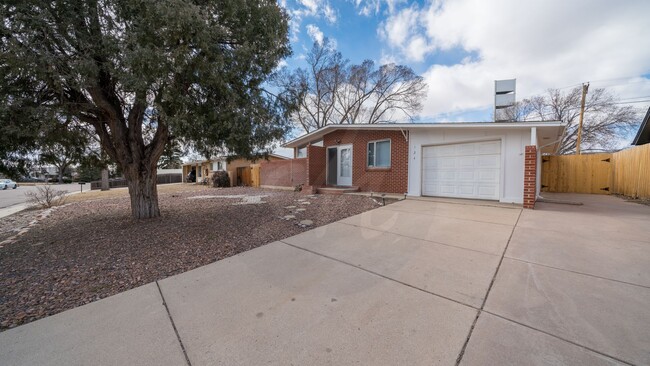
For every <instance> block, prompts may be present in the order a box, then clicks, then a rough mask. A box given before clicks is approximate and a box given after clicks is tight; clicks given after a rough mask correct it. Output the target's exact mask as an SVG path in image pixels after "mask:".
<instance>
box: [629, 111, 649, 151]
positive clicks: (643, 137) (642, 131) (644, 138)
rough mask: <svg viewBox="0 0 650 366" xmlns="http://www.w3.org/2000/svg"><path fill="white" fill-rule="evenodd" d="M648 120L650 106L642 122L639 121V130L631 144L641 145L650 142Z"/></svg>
mask: <svg viewBox="0 0 650 366" xmlns="http://www.w3.org/2000/svg"><path fill="white" fill-rule="evenodd" d="M648 120H650V107H649V108H648V112H646V114H645V118H643V122H641V126H639V132H637V133H636V137H635V138H634V141H632V145H643V144H647V143H648V142H650V122H649V121H648Z"/></svg>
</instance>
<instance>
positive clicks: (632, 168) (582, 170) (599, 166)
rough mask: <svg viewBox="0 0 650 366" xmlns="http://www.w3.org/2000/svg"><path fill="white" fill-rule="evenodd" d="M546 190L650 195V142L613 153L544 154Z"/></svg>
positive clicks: (633, 195) (543, 176)
mask: <svg viewBox="0 0 650 366" xmlns="http://www.w3.org/2000/svg"><path fill="white" fill-rule="evenodd" d="M542 191H545V192H570V193H591V194H609V193H617V194H623V195H626V196H630V197H644V198H650V144H647V145H642V146H636V147H633V148H630V149H627V150H623V151H619V152H617V153H613V154H588V155H559V156H544V157H542Z"/></svg>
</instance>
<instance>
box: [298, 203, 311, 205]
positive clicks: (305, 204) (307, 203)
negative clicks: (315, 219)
mask: <svg viewBox="0 0 650 366" xmlns="http://www.w3.org/2000/svg"><path fill="white" fill-rule="evenodd" d="M300 204H301V205H311V202H300Z"/></svg>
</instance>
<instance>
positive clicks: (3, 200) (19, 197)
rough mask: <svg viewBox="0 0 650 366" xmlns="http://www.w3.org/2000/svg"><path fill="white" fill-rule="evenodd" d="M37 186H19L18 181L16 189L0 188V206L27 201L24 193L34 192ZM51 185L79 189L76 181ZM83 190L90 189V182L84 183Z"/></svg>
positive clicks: (62, 188) (69, 190) (71, 190)
mask: <svg viewBox="0 0 650 366" xmlns="http://www.w3.org/2000/svg"><path fill="white" fill-rule="evenodd" d="M37 187H38V186H21V185H20V183H18V188H16V189H11V188H7V189H5V190H0V208H6V207H10V206H13V205H18V204H21V203H25V202H27V197H26V196H25V193H27V192H36V190H37ZM51 187H52V188H53V189H56V190H60V191H66V192H76V191H79V189H80V186H79V184H77V183H71V184H52V185H51ZM85 190H90V184H86V185H84V191H85Z"/></svg>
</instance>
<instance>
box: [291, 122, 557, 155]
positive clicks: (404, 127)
mask: <svg viewBox="0 0 650 366" xmlns="http://www.w3.org/2000/svg"><path fill="white" fill-rule="evenodd" d="M532 127H537V128H549V129H554V130H557V131H559V133H558V134H557V136H561V134H562V131H563V130H564V127H566V126H565V125H564V123H562V122H560V121H535V122H449V123H447V122H445V123H378V124H356V125H327V126H325V127H321V128H319V129H318V130H316V131H312V132H310V133H308V134H305V135H302V136H300V137H298V138H296V139H293V140H291V141H289V142H287V143H285V144H284V145H283V146H284V147H289V148H293V147H299V146H302V145H305V144H307V143H310V142H313V141H318V140H319V139H321V138H322V137H323V136H324V135H326V134H328V133H330V132H332V131H335V130H342V129H346V130H347V129H349V130H394V131H411V130H419V129H436V128H454V129H463V128H489V129H492V128H494V129H510V128H512V129H517V128H519V129H520V128H532ZM539 133H540V131H538V134H539ZM553 137H556V136H553ZM558 139H559V138H558Z"/></svg>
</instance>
